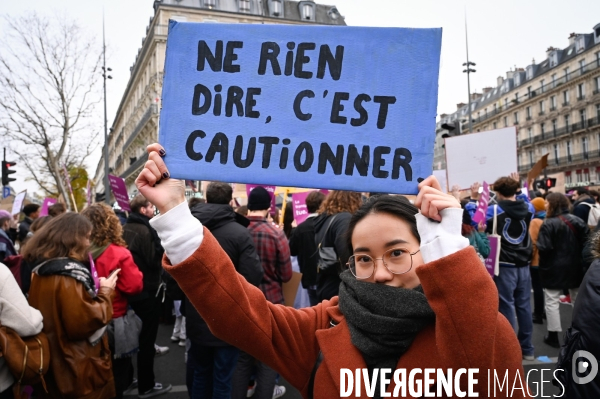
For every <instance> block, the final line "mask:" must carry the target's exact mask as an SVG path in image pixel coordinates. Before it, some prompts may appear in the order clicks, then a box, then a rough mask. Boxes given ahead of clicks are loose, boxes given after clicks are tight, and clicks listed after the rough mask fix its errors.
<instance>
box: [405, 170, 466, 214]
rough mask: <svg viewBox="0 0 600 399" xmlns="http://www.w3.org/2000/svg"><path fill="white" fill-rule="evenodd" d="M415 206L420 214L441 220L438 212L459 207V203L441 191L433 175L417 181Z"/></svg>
mask: <svg viewBox="0 0 600 399" xmlns="http://www.w3.org/2000/svg"><path fill="white" fill-rule="evenodd" d="M415 206H416V207H417V208H419V210H420V211H421V214H422V215H423V216H425V217H428V218H429V219H433V220H437V221H438V222H441V221H442V217H441V215H440V212H441V211H443V210H444V209H446V208H459V209H460V203H459V202H458V200H457V199H456V198H454V196H452V195H450V194H445V193H443V192H442V188H441V186H440V183H439V182H438V181H437V179H436V178H435V176H429V177H428V178H427V179H425V180H423V181H422V182H421V183H419V194H418V195H417V199H416V200H415Z"/></svg>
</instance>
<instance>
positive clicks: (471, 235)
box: [461, 209, 490, 259]
mask: <svg viewBox="0 0 600 399" xmlns="http://www.w3.org/2000/svg"><path fill="white" fill-rule="evenodd" d="M485 229H486V226H485V225H484V224H481V225H477V228H475V227H473V221H472V220H471V214H470V213H469V211H467V210H466V209H464V210H463V219H462V230H461V234H462V236H463V237H466V238H468V239H469V245H471V246H472V247H473V248H475V251H476V252H477V253H478V254H479V255H481V258H482V259H485V258H487V257H488V256H489V254H490V240H489V239H488V238H487V234H485Z"/></svg>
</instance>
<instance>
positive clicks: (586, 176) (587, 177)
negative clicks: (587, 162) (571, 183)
mask: <svg viewBox="0 0 600 399" xmlns="http://www.w3.org/2000/svg"><path fill="white" fill-rule="evenodd" d="M583 181H586V182H589V181H590V170H589V169H584V170H583Z"/></svg>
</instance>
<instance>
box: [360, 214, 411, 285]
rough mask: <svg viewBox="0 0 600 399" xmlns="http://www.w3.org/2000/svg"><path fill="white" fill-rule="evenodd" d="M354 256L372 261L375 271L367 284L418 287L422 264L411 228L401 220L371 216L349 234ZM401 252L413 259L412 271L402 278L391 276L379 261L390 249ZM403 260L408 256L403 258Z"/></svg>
mask: <svg viewBox="0 0 600 399" xmlns="http://www.w3.org/2000/svg"><path fill="white" fill-rule="evenodd" d="M352 248H354V255H359V254H360V255H369V256H370V257H371V258H373V259H375V258H379V259H377V260H375V271H374V272H373V275H372V276H371V277H369V278H368V279H365V280H362V281H367V282H370V283H378V284H385V285H390V286H392V287H401V288H408V289H412V288H415V287H417V286H418V285H419V284H420V281H419V278H418V277H417V273H416V269H417V267H419V266H421V265H422V264H423V258H422V256H421V252H417V251H419V249H420V244H419V241H418V240H417V238H416V237H415V236H413V234H412V233H411V229H410V226H409V224H408V223H407V222H405V221H404V220H402V219H400V218H398V217H396V216H393V215H390V214H387V213H371V214H369V215H367V216H365V217H364V218H363V219H362V220H361V221H360V222H358V223H357V224H356V226H355V227H354V231H353V233H352ZM396 248H402V249H406V250H408V251H409V252H410V253H415V252H417V253H416V254H415V255H412V268H411V269H410V271H409V272H407V273H404V274H393V273H391V272H390V271H389V270H388V269H387V268H386V267H385V266H384V265H383V261H382V260H381V258H382V257H383V254H384V253H385V252H386V251H389V250H390V249H396ZM406 256H410V255H408V254H406Z"/></svg>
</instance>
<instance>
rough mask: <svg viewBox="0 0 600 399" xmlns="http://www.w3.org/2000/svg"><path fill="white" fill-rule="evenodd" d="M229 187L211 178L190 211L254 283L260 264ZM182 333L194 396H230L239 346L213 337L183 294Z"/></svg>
mask: <svg viewBox="0 0 600 399" xmlns="http://www.w3.org/2000/svg"><path fill="white" fill-rule="evenodd" d="M232 193H233V190H232V188H231V186H230V185H229V184H227V183H220V182H212V183H210V184H209V185H208V187H207V189H206V202H207V203H206V204H196V205H194V206H193V207H192V209H191V211H192V215H194V217H196V218H197V219H198V220H200V222H201V223H202V224H203V225H204V226H205V227H206V228H207V229H208V230H210V232H211V233H212V235H213V236H214V237H215V238H216V240H217V241H218V242H219V244H220V245H221V247H222V248H223V250H224V251H225V252H226V253H227V255H228V256H229V258H230V259H231V262H232V263H233V265H234V266H235V269H236V270H237V272H238V273H239V274H240V275H241V276H242V277H244V278H245V279H246V280H247V281H248V282H249V283H250V284H253V285H255V286H257V287H258V285H259V284H260V282H261V280H262V277H263V268H262V264H261V262H260V258H259V257H258V254H257V252H256V248H255V246H254V241H253V240H252V236H251V235H250V232H249V231H248V229H247V227H248V225H249V224H250V221H249V220H248V219H246V218H245V217H244V216H242V215H240V214H238V213H235V212H234V211H233V208H232V207H231V206H230V205H229V203H230V201H231V198H232ZM185 315H186V333H187V337H188V339H189V340H190V341H191V347H190V349H189V352H188V362H187V373H186V374H187V375H186V384H187V387H188V393H189V395H190V397H191V398H192V399H195V398H213V399H218V398H230V397H231V389H232V384H231V381H232V376H233V372H234V370H235V367H236V364H237V359H238V355H239V350H238V349H237V348H235V347H233V346H231V345H228V344H226V343H225V342H223V341H221V340H220V339H218V338H216V337H215V336H214V335H213V334H212V333H211V332H210V330H209V328H208V326H207V325H206V322H205V321H204V320H203V319H202V317H201V316H200V315H199V314H198V312H197V311H196V309H195V308H194V307H193V305H192V304H191V303H190V302H189V300H188V299H187V298H186V300H185Z"/></svg>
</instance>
